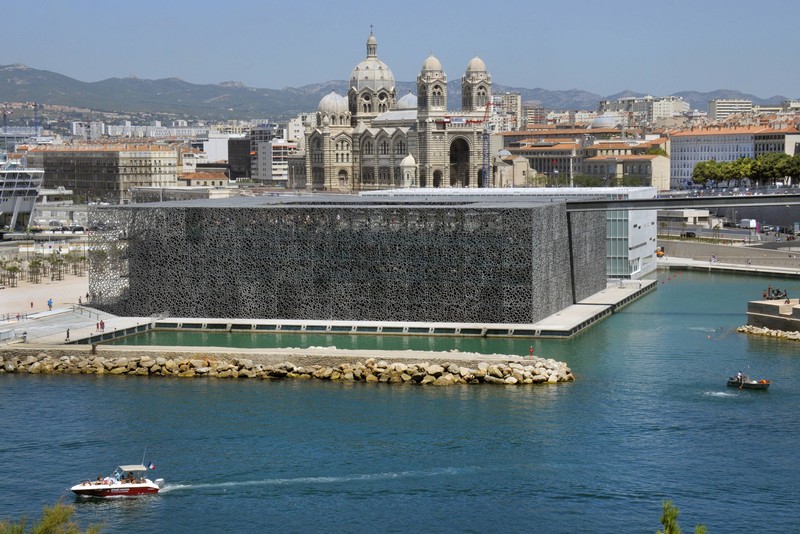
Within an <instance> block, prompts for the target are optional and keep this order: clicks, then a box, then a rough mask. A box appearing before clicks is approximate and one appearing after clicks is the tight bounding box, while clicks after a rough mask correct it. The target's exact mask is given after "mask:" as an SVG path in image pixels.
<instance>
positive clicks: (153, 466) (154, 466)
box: [147, 462, 156, 469]
mask: <svg viewBox="0 0 800 534" xmlns="http://www.w3.org/2000/svg"><path fill="white" fill-rule="evenodd" d="M147 468H148V469H155V468H156V464H154V463H153V462H150V463H149V464H147Z"/></svg>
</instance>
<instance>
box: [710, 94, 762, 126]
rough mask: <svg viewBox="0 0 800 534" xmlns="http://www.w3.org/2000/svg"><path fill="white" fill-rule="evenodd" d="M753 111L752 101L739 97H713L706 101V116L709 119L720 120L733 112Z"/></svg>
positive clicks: (744, 112)
mask: <svg viewBox="0 0 800 534" xmlns="http://www.w3.org/2000/svg"><path fill="white" fill-rule="evenodd" d="M752 112H753V101H752V100H744V99H740V98H715V99H714V100H710V101H709V102H708V116H709V118H710V119H711V120H714V121H721V120H724V119H725V117H727V116H728V115H732V114H734V113H739V114H748V113H752Z"/></svg>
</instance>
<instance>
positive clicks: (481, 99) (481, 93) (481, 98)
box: [476, 86, 486, 108]
mask: <svg viewBox="0 0 800 534" xmlns="http://www.w3.org/2000/svg"><path fill="white" fill-rule="evenodd" d="M476 104H477V106H478V107H479V108H482V107H486V88H485V87H483V86H481V87H478V98H477V102H476Z"/></svg>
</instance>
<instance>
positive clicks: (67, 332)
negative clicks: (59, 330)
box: [65, 328, 69, 341]
mask: <svg viewBox="0 0 800 534" xmlns="http://www.w3.org/2000/svg"><path fill="white" fill-rule="evenodd" d="M65 341H69V328H67V339H66V340H65Z"/></svg>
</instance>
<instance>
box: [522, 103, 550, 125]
mask: <svg viewBox="0 0 800 534" xmlns="http://www.w3.org/2000/svg"><path fill="white" fill-rule="evenodd" d="M522 111H523V115H524V117H523V124H522V128H523V129H525V130H530V129H532V128H534V127H537V126H542V125H545V124H547V110H546V109H545V108H544V107H542V106H541V105H540V104H524V105H523V106H522Z"/></svg>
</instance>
